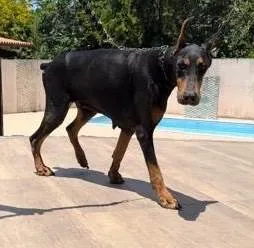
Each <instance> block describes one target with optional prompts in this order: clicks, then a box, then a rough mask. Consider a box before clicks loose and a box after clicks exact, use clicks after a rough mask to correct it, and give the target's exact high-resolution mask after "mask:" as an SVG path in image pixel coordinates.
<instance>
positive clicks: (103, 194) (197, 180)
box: [0, 137, 254, 248]
mask: <svg viewBox="0 0 254 248" xmlns="http://www.w3.org/2000/svg"><path fill="white" fill-rule="evenodd" d="M81 142H82V144H83V146H85V147H86V152H87V157H88V159H89V162H90V170H85V169H82V168H80V167H79V166H78V165H77V163H76V161H75V158H74V153H73V150H72V147H71V145H70V143H69V142H68V139H67V138H66V137H49V138H48V139H47V140H46V142H45V145H44V146H43V155H44V159H45V161H46V162H47V164H48V165H50V166H51V167H53V168H54V170H55V172H56V176H55V177H49V178H42V177H37V176H36V175H34V174H33V170H34V169H33V161H32V156H31V153H30V147H29V143H28V139H27V138H26V137H9V138H1V139H0V150H1V157H0V179H1V184H0V189H1V200H0V230H1V232H0V247H1V248H16V247H17V248H35V247H36V248H48V247H50V248H55V247H57V248H58V247H59V248H65V247H66V248H70V247H72V248H79V247H80V248H81V247H82V248H84V247H85V248H90V247H92V248H93V247H95V248H96V247H117V248H119V247H124V248H125V247H131V248H136V247H137V248H139V247H140V248H143V247H163V248H165V247H168V248H171V247H172V248H173V247H177V248H182V247H183V248H185V247H188V248H192V247H195V248H197V247H202V248H204V247H205V248H209V247H211V248H215V247H216V248H224V247H225V248H231V247H235V248H240V247H241V248H247V247H250V248H253V247H254V180H253V178H254V163H253V161H254V143H251V142H248V143H245V142H222V141H200V140H199V141H197V140H196V141H193V140H189V141H186V140H185V141H184V140H168V139H157V140H156V142H155V143H156V150H157V154H158V159H159V161H160V164H161V168H162V171H163V175H164V177H165V181H166V184H167V186H168V187H170V188H172V190H173V192H174V194H175V196H176V197H177V198H178V199H179V201H180V202H181V204H182V205H183V210H182V211H174V210H166V209H163V208H161V207H160V206H159V205H158V204H157V203H156V202H155V201H154V199H155V198H154V195H153V192H152V191H151V187H150V185H149V184H148V175H147V174H148V173H147V170H146V166H145V164H144V160H143V157H142V154H141V151H140V148H139V147H138V144H137V141H136V140H135V139H133V140H132V141H131V144H130V147H129V150H128V151H127V154H126V157H125V159H124V161H123V164H122V169H121V173H122V175H123V176H124V177H125V180H126V183H125V184H124V185H122V186H116V187H114V186H112V185H110V184H109V183H108V178H107V176H106V175H105V173H106V172H107V170H108V168H109V165H110V163H111V158H110V155H111V153H112V150H113V147H114V145H115V143H116V139H115V138H93V137H81Z"/></svg>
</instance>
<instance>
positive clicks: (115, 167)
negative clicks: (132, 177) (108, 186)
mask: <svg viewBox="0 0 254 248" xmlns="http://www.w3.org/2000/svg"><path fill="white" fill-rule="evenodd" d="M131 136H132V134H129V133H126V132H124V131H121V133H120V136H119V138H118V141H117V145H116V148H115V150H114V152H113V155H112V158H113V162H112V165H111V167H110V170H109V173H108V175H109V178H110V182H111V183H116V184H120V183H123V182H124V181H123V179H122V176H121V175H120V173H119V172H118V171H119V168H120V163H121V162H122V159H123V157H124V154H125V152H126V150H127V147H128V145H129V142H130V139H131Z"/></svg>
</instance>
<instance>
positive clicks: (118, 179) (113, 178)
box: [108, 171, 124, 184]
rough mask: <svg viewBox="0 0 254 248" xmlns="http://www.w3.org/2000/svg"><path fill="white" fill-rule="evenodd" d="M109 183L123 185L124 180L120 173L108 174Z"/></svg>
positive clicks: (110, 172)
mask: <svg viewBox="0 0 254 248" xmlns="http://www.w3.org/2000/svg"><path fill="white" fill-rule="evenodd" d="M108 176H109V181H110V183H111V184H123V183H124V180H123V178H122V176H121V174H120V173H119V172H112V171H109V172H108Z"/></svg>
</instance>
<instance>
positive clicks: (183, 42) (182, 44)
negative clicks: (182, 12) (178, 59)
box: [174, 16, 194, 55]
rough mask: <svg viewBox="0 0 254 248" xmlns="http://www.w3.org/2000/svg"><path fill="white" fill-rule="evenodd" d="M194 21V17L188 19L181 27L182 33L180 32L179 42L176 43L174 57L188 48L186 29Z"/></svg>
mask: <svg viewBox="0 0 254 248" xmlns="http://www.w3.org/2000/svg"><path fill="white" fill-rule="evenodd" d="M193 19H194V17H193V16H192V17H189V18H187V19H186V20H185V21H184V22H183V24H182V27H181V31H180V35H179V37H178V40H177V42H176V46H175V50H174V55H175V54H176V53H178V52H179V51H180V50H181V49H182V48H184V47H185V46H186V37H185V31H186V28H187V25H188V23H189V22H190V21H192V20H193Z"/></svg>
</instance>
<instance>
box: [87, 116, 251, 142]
mask: <svg viewBox="0 0 254 248" xmlns="http://www.w3.org/2000/svg"><path fill="white" fill-rule="evenodd" d="M90 123H95V124H103V125H111V124H112V122H111V120H110V119H109V118H107V117H105V116H100V117H94V118H93V119H92V120H90ZM157 129H159V130H165V131H173V132H185V133H196V134H213V135H222V136H235V137H246V138H254V124H249V123H236V122H224V121H207V120H194V119H193V120H192V119H177V118H163V119H162V120H161V122H160V123H159V125H158V126H157Z"/></svg>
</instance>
